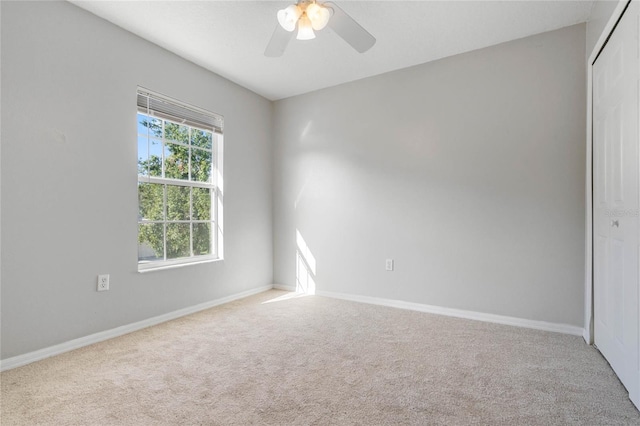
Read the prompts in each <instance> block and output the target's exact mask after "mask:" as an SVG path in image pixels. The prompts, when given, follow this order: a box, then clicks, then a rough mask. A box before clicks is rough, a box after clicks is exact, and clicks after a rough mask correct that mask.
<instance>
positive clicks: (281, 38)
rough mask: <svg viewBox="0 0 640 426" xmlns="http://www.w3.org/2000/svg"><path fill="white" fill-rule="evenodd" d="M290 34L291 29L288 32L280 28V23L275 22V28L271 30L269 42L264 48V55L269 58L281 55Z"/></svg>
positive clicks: (289, 38) (291, 34) (291, 33)
mask: <svg viewBox="0 0 640 426" xmlns="http://www.w3.org/2000/svg"><path fill="white" fill-rule="evenodd" d="M292 36H293V31H291V32H289V31H287V30H285V29H284V28H282V27H281V26H280V24H278V23H276V29H275V30H274V31H273V35H272V36H271V40H269V44H267V48H266V49H265V50H264V56H268V57H270V58H275V57H278V56H282V54H283V53H284V51H285V49H286V48H287V45H288V44H289V40H291V37H292Z"/></svg>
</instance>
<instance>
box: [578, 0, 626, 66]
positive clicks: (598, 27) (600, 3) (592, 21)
mask: <svg viewBox="0 0 640 426" xmlns="http://www.w3.org/2000/svg"><path fill="white" fill-rule="evenodd" d="M624 1H626V0H624ZM618 3H619V2H618V0H596V1H594V2H593V7H592V8H591V14H590V15H589V21H588V22H587V36H586V38H587V51H586V54H587V59H589V56H590V55H591V51H592V50H593V48H594V47H595V45H596V43H597V42H598V39H599V38H600V34H602V31H603V30H604V27H605V25H607V22H609V18H611V14H612V13H613V10H614V9H615V8H616V6H617V5H618Z"/></svg>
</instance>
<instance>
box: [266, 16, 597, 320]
mask: <svg viewBox="0 0 640 426" xmlns="http://www.w3.org/2000/svg"><path fill="white" fill-rule="evenodd" d="M584 58H585V25H584V24H581V25H577V26H573V27H568V28H564V29H561V30H557V31H553V32H549V33H545V34H540V35H536V36H532V37H528V38H525V39H521V40H517V41H513V42H509V43H505V44H502V45H498V46H494V47H490V48H486V49H482V50H478V51H474V52H471V53H466V54H462V55H459V56H455V57H451V58H447V59H443V60H439V61H436V62H431V63H428V64H424V65H420V66H416V67H412V68H408V69H404V70H400V71H395V72H392V73H388V74H385V75H381V76H377V77H372V78H368V79H365V80H361V81H357V82H353V83H349V84H345V85H342V86H338V87H334V88H329V89H325V90H321V91H317V92H314V93H310V94H306V95H301V96H297V97H293V98H289V99H285V100H282V101H278V102H276V103H275V112H274V137H275V139H274V142H275V153H274V159H275V160H274V167H273V170H274V178H273V180H274V259H275V262H274V281H275V282H276V283H280V284H284V285H290V286H294V285H296V256H297V254H296V251H297V247H296V245H297V243H296V232H299V233H300V235H301V237H302V239H303V240H304V242H305V245H306V246H307V248H308V252H310V253H311V255H312V257H313V258H314V259H315V263H316V270H315V274H312V278H314V280H315V283H316V286H317V290H319V291H331V292H341V293H351V294H357V295H366V296H375V297H383V298H390V299H397V300H405V301H410V302H417V303H425V304H432V305H438V306H444V307H450V308H458V309H468V310H472V311H479V312H487V313H493V314H500V315H509V316H514V317H520V318H527V319H534V320H543V321H550V322H556V323H565V324H572V325H576V326H582V323H583V315H582V314H583V301H584V297H583V295H584V288H583V279H584V209H585V201H584V175H585V169H584V167H585V166H584V164H585V144H584V140H585V113H586V111H585V105H586V104H585V102H586V101H585V87H586V82H585V66H584ZM306 250H307V249H304V250H303V251H306ZM306 256H307V257H309V256H308V255H306ZM385 258H393V259H395V262H396V270H395V271H394V272H385V270H384V265H385V262H384V261H385Z"/></svg>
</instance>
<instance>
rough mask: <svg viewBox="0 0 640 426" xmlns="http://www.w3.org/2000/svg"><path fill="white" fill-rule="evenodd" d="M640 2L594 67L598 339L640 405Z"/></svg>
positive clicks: (600, 348)
mask: <svg viewBox="0 0 640 426" xmlns="http://www.w3.org/2000/svg"><path fill="white" fill-rule="evenodd" d="M638 9H639V7H638V1H633V2H632V3H631V5H630V6H629V8H628V9H627V11H626V12H625V14H624V15H623V17H622V19H621V20H620V22H619V23H618V26H617V27H616V29H615V31H614V33H613V34H612V36H611V38H610V39H609V41H608V43H607V45H606V46H605V47H604V49H603V51H602V52H601V54H600V56H599V58H598V59H597V61H596V63H595V64H594V65H593V77H594V78H593V82H594V83H593V90H594V96H593V126H594V127H593V138H594V139H593V144H594V146H593V155H594V159H593V160H594V161H593V167H594V169H593V177H594V185H593V189H594V194H593V198H594V211H593V219H594V338H595V343H596V345H597V347H598V349H599V350H600V351H601V352H602V354H603V355H604V356H605V357H606V358H607V360H608V361H609V363H610V364H611V367H612V368H613V369H614V371H615V372H616V374H617V375H618V377H620V380H621V382H622V383H623V384H624V385H625V387H626V388H627V389H628V390H629V395H630V397H631V399H632V400H633V401H634V403H636V405H638V404H639V400H638V392H639V390H640V389H639V388H640V348H639V344H640V336H639V332H640V325H639V323H640V316H639V312H640V310H639V308H638V305H639V304H640V294H639V291H638V287H639V284H638V279H639V272H638V267H639V265H640V264H639V256H640V248H639V245H638V242H639V232H640V226H639V218H638V208H639V190H640V175H639V172H638V170H639V165H640V152H639V131H638V125H639V117H638V114H639V102H640V98H639V93H640V92H639V90H640V88H639V84H638V77H639V75H640V62H639V61H640V60H639V59H638V56H639V47H640V46H639V44H640V42H639V40H638V34H639V32H638V28H639V22H640V20H639V19H638Z"/></svg>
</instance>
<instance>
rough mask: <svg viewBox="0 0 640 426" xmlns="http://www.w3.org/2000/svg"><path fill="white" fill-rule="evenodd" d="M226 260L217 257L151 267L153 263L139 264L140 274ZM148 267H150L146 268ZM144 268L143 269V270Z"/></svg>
mask: <svg viewBox="0 0 640 426" xmlns="http://www.w3.org/2000/svg"><path fill="white" fill-rule="evenodd" d="M222 260H224V259H223V258H220V257H216V258H210V259H202V260H194V261H192V262H181V263H174V264H169V265H167V264H162V265H154V266H151V265H152V264H151V263H146V264H142V265H140V264H138V273H140V274H146V273H147V272H154V271H162V270H165V269H176V268H184V267H185V266H191V265H202V264H203V263H214V262H220V261H222ZM146 265H150V266H146ZM141 266H142V268H141Z"/></svg>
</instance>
